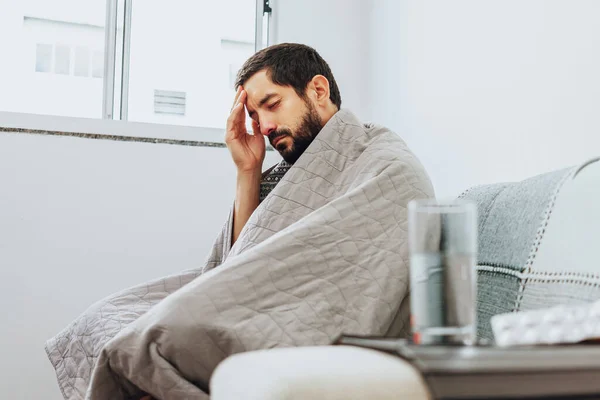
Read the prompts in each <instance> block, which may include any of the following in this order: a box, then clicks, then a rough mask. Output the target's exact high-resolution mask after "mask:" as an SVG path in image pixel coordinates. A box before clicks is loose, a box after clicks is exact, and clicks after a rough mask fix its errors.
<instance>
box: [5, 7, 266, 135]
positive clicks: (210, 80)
mask: <svg viewBox="0 0 600 400" xmlns="http://www.w3.org/2000/svg"><path fill="white" fill-rule="evenodd" d="M4 3H5V4H3V5H0V35H2V37H4V38H10V40H4V41H1V42H0V49H1V50H2V54H3V55H4V57H5V59H10V60H11V62H10V63H0V87H2V91H0V111H10V112H25V113H34V114H50V115H61V116H73V117H89V118H114V119H120V118H121V119H128V120H131V121H142V122H156V123H166V124H179V125H192V126H201V127H211V128H223V124H224V121H225V120H226V118H227V115H228V114H229V109H230V107H231V98H232V96H233V90H232V89H233V85H234V83H235V76H236V74H237V71H238V69H239V68H240V66H241V65H242V63H243V62H244V61H245V60H246V59H247V58H248V57H250V56H251V55H252V54H253V53H254V51H255V32H256V31H257V28H256V22H257V17H256V16H257V7H258V8H259V9H262V7H263V1H262V0H259V1H257V0H226V1H209V0H169V2H167V3H168V5H167V3H165V1H164V0H86V1H80V0H19V2H18V3H19V7H12V6H10V5H9V4H8V3H6V2H4ZM267 19H268V14H267ZM263 21H264V18H262V19H258V22H259V23H260V24H263ZM258 30H259V32H264V30H263V29H258ZM259 38H261V37H259ZM107 39H108V41H106V40H107ZM105 41H106V43H105ZM259 43H262V39H261V41H260V42H259Z"/></svg>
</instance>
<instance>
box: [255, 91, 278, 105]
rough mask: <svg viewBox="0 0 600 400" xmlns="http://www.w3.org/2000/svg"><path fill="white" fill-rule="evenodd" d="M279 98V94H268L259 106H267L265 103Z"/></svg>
mask: <svg viewBox="0 0 600 400" xmlns="http://www.w3.org/2000/svg"><path fill="white" fill-rule="evenodd" d="M275 96H277V93H267V94H266V95H265V96H264V97H263V98H262V99H261V100H260V101H259V102H258V106H259V107H262V106H264V105H265V103H266V102H267V101H269V100H271V99H272V98H273V97H275Z"/></svg>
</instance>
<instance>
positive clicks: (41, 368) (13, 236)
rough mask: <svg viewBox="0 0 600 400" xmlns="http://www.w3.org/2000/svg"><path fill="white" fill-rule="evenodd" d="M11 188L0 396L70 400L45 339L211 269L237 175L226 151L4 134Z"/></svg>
mask: <svg viewBox="0 0 600 400" xmlns="http://www.w3.org/2000/svg"><path fill="white" fill-rule="evenodd" d="M13 118H14V116H13ZM48 118H52V117H41V118H38V120H39V119H42V120H44V119H48ZM6 121H7V122H9V123H10V122H12V123H10V125H15V121H8V118H6ZM60 121H61V120H60V119H59V122H60ZM81 121H85V120H75V122H81ZM2 122H3V119H2V114H1V113H0V126H1V125H2ZM34 122H35V121H34ZM104 122H106V121H104ZM104 122H103V121H92V120H89V121H87V123H88V124H94V123H97V124H98V125H100V128H106V126H105V124H104ZM113 122H114V121H113ZM47 125H50V124H47ZM74 125H77V124H74ZM79 125H80V126H79V127H81V125H84V126H85V124H79ZM109 125H112V126H114V127H116V129H115V130H116V131H118V130H119V127H120V128H121V129H123V126H122V125H123V124H122V123H110V124H109ZM133 125H134V126H135V127H137V129H138V135H139V136H144V135H143V133H144V131H143V130H142V129H143V128H144V127H145V125H144V124H133ZM74 128H77V126H74ZM160 128H161V127H160V126H155V127H154V129H150V130H149V131H150V132H149V135H148V136H156V135H157V131H158V130H159V129H160ZM163 129H164V127H163ZM190 129H191V128H190ZM92 130H93V129H92ZM97 130H99V129H97ZM175 131H177V130H175ZM183 132H186V131H185V130H184V131H183ZM163 133H164V135H162V136H169V135H167V132H163ZM169 134H172V130H171V131H170V132H169ZM267 158H268V160H267V161H266V163H265V166H267V165H272V163H274V162H276V160H277V159H278V155H277V154H276V153H275V152H269V154H268V157H267ZM0 182H1V185H0V192H1V195H0V270H1V271H2V279H1V280H0V321H1V329H0V354H1V355H2V358H0V376H1V377H2V378H1V379H0V392H1V393H2V397H3V398H7V399H8V398H11V399H42V398H43V399H50V400H59V399H61V398H62V396H61V395H60V393H59V390H58V386H57V384H56V379H55V375H54V371H53V369H52V367H51V365H50V363H49V361H48V360H47V358H46V354H45V352H44V348H43V345H44V342H45V340H47V339H48V338H50V337H52V336H54V335H55V334H56V333H58V332H59V330H61V329H62V328H64V327H65V326H66V325H67V324H68V323H69V322H70V321H71V320H73V319H74V318H75V317H76V316H77V315H79V314H80V313H81V312H82V311H84V310H85V309H86V308H87V307H88V306H89V305H91V304H92V303H93V302H95V301H97V300H99V299H101V298H102V297H104V296H106V295H108V294H110V293H113V292H115V291H118V290H121V289H123V288H126V287H128V286H131V285H134V284H137V283H140V282H143V281H146V280H149V279H152V278H157V277H160V276H164V275H167V274H170V273H175V272H178V271H181V270H185V269H189V268H194V267H198V266H201V265H202V263H203V261H204V259H205V257H206V255H207V254H208V251H209V249H210V246H211V245H212V242H213V240H214V238H215V236H216V235H217V233H218V232H219V230H220V228H221V226H222V223H223V222H224V219H225V218H226V215H227V212H228V209H229V207H230V205H231V204H232V200H233V195H234V189H235V171H234V168H233V165H232V162H231V161H230V157H229V154H228V151H227V149H224V148H207V147H189V146H178V145H168V144H146V143H132V142H115V141H105V140H91V139H81V138H70V137H56V136H39V135H26V134H13V133H1V132H0Z"/></svg>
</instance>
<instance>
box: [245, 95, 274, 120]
mask: <svg viewBox="0 0 600 400" xmlns="http://www.w3.org/2000/svg"><path fill="white" fill-rule="evenodd" d="M275 96H277V93H267V94H266V95H264V96H263V98H262V99H260V101H259V102H258V108H260V107H262V106H264V105H265V103H266V102H267V101H269V100H271V99H272V98H273V97H275ZM246 109H247V110H248V115H249V116H250V118H252V119H255V118H254V117H255V116H256V111H254V110H250V109H249V108H248V105H246Z"/></svg>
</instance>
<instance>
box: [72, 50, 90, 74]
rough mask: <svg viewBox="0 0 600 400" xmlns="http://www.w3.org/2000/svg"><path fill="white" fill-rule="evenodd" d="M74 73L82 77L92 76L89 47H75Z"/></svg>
mask: <svg viewBox="0 0 600 400" xmlns="http://www.w3.org/2000/svg"><path fill="white" fill-rule="evenodd" d="M73 74H74V75H75V76H81V77H88V76H90V50H89V49H88V48H87V47H84V46H77V47H75V66H74V71H73Z"/></svg>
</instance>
